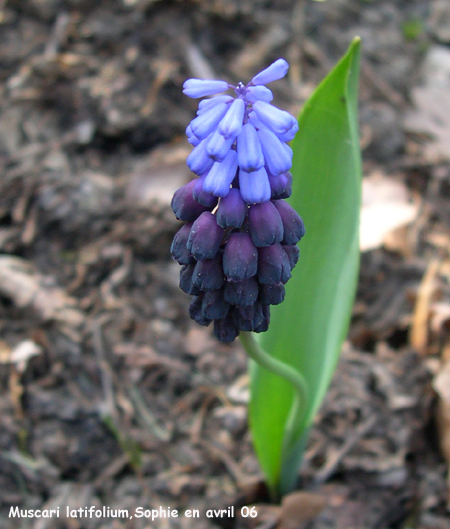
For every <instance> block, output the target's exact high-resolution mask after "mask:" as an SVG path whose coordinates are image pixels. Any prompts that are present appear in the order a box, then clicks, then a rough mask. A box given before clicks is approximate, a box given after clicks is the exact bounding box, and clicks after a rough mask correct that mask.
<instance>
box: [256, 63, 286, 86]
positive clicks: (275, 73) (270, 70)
mask: <svg viewBox="0 0 450 529" xmlns="http://www.w3.org/2000/svg"><path fill="white" fill-rule="evenodd" d="M288 70H289V64H288V62H287V61H285V60H284V59H277V60H276V61H275V62H273V63H272V64H271V65H270V66H268V67H267V68H265V69H264V70H262V71H261V72H259V73H258V74H257V75H255V77H253V79H252V84H255V85H260V84H267V83H271V82H272V81H278V79H282V78H283V77H284V76H285V75H286V74H287V72H288Z"/></svg>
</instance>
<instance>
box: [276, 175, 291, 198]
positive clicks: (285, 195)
mask: <svg viewBox="0 0 450 529" xmlns="http://www.w3.org/2000/svg"><path fill="white" fill-rule="evenodd" d="M285 175H286V177H287V184H286V189H285V190H284V192H283V193H281V194H280V195H279V196H278V197H272V198H273V199H275V198H277V199H280V198H289V197H290V196H291V195H292V175H291V173H285Z"/></svg>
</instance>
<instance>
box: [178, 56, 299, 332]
mask: <svg viewBox="0 0 450 529" xmlns="http://www.w3.org/2000/svg"><path fill="white" fill-rule="evenodd" d="M288 68H289V65H288V63H287V62H286V61H285V60H284V59H278V60H276V61H275V62H274V63H272V64H271V65H270V66H268V67H267V68H265V69H264V70H262V71H261V72H260V73H258V74H257V75H255V76H254V77H253V79H252V80H251V82H250V83H248V84H247V85H244V84H243V83H239V84H238V85H237V86H236V87H232V86H231V85H229V84H228V83H227V82H226V81H219V80H203V79H188V80H187V81H186V82H185V83H184V85H183V92H184V93H185V94H186V95H187V96H188V97H192V98H201V97H205V96H214V97H211V98H208V99H203V100H202V101H200V103H199V105H198V111H197V116H196V117H195V118H194V119H193V120H192V121H191V123H190V124H189V125H188V127H187V128H186V135H187V137H188V141H189V143H191V144H192V145H193V147H194V149H193V150H192V152H191V154H190V155H189V156H188V158H187V165H188V166H189V168H190V169H191V171H192V172H193V173H195V174H196V175H197V176H198V178H196V179H195V180H192V181H191V182H189V183H188V184H186V185H185V186H183V187H182V188H181V189H179V190H178V191H176V193H175V195H174V198H173V200H172V207H173V210H174V212H175V215H176V216H177V217H178V218H179V219H180V220H183V221H185V222H186V224H185V225H184V226H183V227H182V228H181V229H180V230H179V232H178V233H177V234H176V235H175V238H174V240H173V243H172V246H171V252H172V256H173V258H174V259H175V260H176V261H178V262H179V263H180V264H181V265H182V267H181V272H180V287H181V289H182V290H183V291H184V292H186V293H187V294H190V295H192V296H194V297H193V299H192V302H191V305H190V307H189V314H190V316H191V318H192V319H193V320H194V321H196V322H197V323H198V324H199V325H205V326H207V325H209V324H210V323H211V322H214V334H215V335H216V337H217V339H218V340H220V341H222V342H232V341H233V340H234V339H235V338H236V337H237V336H238V335H239V333H240V332H241V331H253V332H264V331H266V330H267V329H268V327H269V321H270V305H277V304H279V303H282V302H283V300H284V294H285V288H284V285H285V283H286V282H287V281H288V280H289V278H290V277H291V273H292V270H293V268H294V267H295V265H296V264H297V261H298V258H299V250H298V247H297V243H298V241H299V240H300V239H301V238H302V237H303V235H304V233H305V228H304V225H303V221H302V219H301V217H300V216H299V215H298V214H297V212H296V211H295V210H294V209H292V208H291V206H289V205H288V204H287V203H286V202H285V201H284V200H283V199H284V198H287V197H289V195H290V193H291V189H292V175H291V173H290V172H289V170H290V168H291V165H292V149H291V148H290V147H289V146H288V145H287V143H286V142H288V141H290V140H292V139H293V138H294V136H295V133H296V132H297V130H298V124H297V121H296V120H295V119H294V118H293V116H291V115H290V114H289V113H288V112H286V111H284V110H280V109H278V108H276V107H275V106H274V105H272V104H271V103H272V101H273V94H272V92H271V90H269V89H268V88H267V87H266V86H264V85H265V84H266V83H271V82H272V81H276V80H278V79H281V78H282V77H284V76H285V75H286V73H287V71H288ZM230 88H234V91H235V96H236V97H234V98H233V97H232V96H230V95H227V94H222V92H226V91H227V90H229V89H230ZM217 94H222V95H217Z"/></svg>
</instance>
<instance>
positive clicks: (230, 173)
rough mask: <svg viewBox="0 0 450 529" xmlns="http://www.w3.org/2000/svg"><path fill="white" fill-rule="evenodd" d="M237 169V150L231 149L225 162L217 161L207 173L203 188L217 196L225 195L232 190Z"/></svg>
mask: <svg viewBox="0 0 450 529" xmlns="http://www.w3.org/2000/svg"><path fill="white" fill-rule="evenodd" d="M236 171H237V154H236V151H234V150H230V152H229V153H228V154H227V155H226V157H225V159H224V161H223V162H215V163H214V165H213V166H212V168H211V169H210V171H209V173H208V174H207V175H206V178H205V182H204V183H203V189H204V190H205V191H206V192H207V193H212V194H213V195H215V196H217V197H225V196H227V195H228V193H229V191H230V184H231V182H232V181H233V180H234V177H235V176H236Z"/></svg>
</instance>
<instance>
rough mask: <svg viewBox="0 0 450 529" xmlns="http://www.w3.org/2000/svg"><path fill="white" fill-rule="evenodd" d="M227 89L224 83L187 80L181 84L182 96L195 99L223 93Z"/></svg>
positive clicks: (226, 84)
mask: <svg viewBox="0 0 450 529" xmlns="http://www.w3.org/2000/svg"><path fill="white" fill-rule="evenodd" d="M228 88H229V86H228V83H227V82H226V81H216V80H206V79H188V80H187V81H185V82H184V84H183V94H185V95H187V96H188V97H192V98H194V99H195V98H197V97H205V96H211V95H214V94H220V92H225V91H226V90H228Z"/></svg>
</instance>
